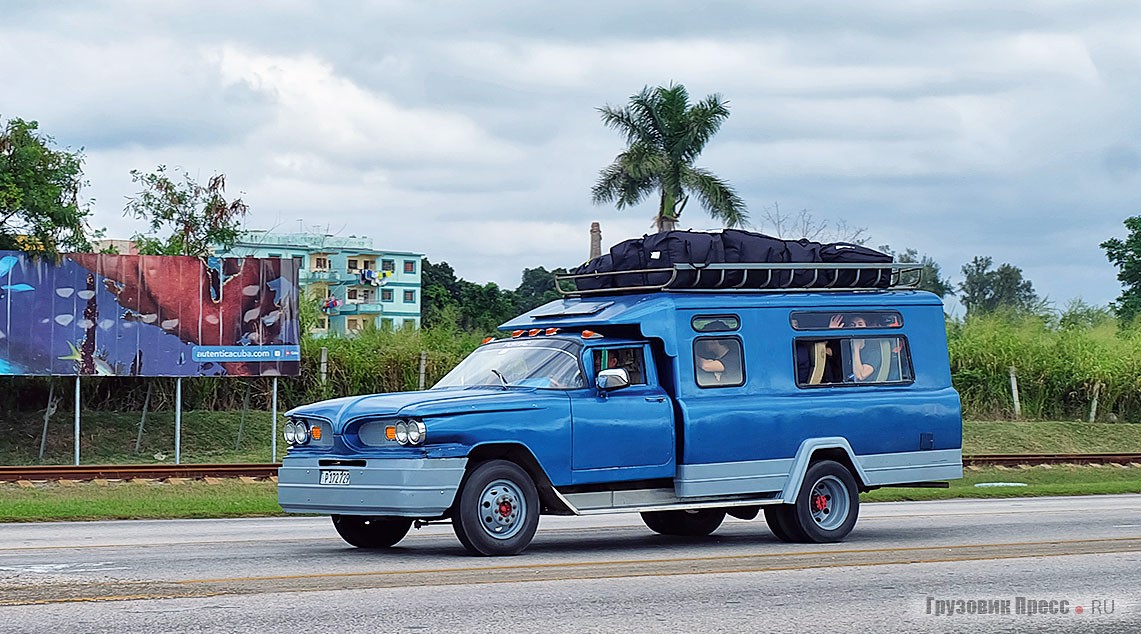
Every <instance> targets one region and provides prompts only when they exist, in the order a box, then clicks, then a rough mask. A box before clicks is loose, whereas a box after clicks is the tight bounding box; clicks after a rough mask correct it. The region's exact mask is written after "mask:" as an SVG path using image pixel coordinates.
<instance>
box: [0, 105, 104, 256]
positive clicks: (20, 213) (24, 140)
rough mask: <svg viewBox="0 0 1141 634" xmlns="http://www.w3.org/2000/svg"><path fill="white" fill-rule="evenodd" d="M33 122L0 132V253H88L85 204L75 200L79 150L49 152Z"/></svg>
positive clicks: (7, 126)
mask: <svg viewBox="0 0 1141 634" xmlns="http://www.w3.org/2000/svg"><path fill="white" fill-rule="evenodd" d="M53 144H54V140H53V139H52V138H51V137H50V136H47V135H46V134H43V133H41V132H39V124H38V123H37V122H35V121H24V120H23V119H10V120H8V121H7V122H6V123H4V125H3V128H2V129H0V249H2V250H22V251H27V252H29V253H43V254H46V255H55V254H56V253H59V252H60V251H90V250H91V244H90V243H89V242H88V241H87V218H88V217H89V216H90V215H91V210H90V208H89V207H88V205H87V204H86V203H84V202H81V201H80V200H79V190H80V189H81V188H82V187H83V186H84V185H86V184H87V183H86V182H85V181H84V180H83V151H82V150H76V151H74V152H71V151H68V150H57V149H52V146H53Z"/></svg>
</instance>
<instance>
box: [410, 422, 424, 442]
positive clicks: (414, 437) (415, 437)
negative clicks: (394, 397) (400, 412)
mask: <svg viewBox="0 0 1141 634" xmlns="http://www.w3.org/2000/svg"><path fill="white" fill-rule="evenodd" d="M425 431H426V430H425V429H424V423H421V422H420V421H418V420H410V421H408V444H410V445H419V444H420V443H422V442H424V432H425Z"/></svg>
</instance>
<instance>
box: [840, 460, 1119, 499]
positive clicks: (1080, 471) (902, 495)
mask: <svg viewBox="0 0 1141 634" xmlns="http://www.w3.org/2000/svg"><path fill="white" fill-rule="evenodd" d="M979 484H982V485H984V486H981V487H980V486H976V485H979ZM990 484H1003V485H1014V486H985V485H990ZM1020 484H1022V485H1026V486H1017V485H1020ZM1113 493H1141V468H1139V467H1129V466H1125V467H1122V466H1115V465H1080V466H1077V465H1039V466H1035V467H1017V468H1003V467H988V468H983V469H977V470H975V469H968V470H966V471H964V472H963V478H962V479H961V480H952V481H951V486H950V488H947V489H906V488H900V489H896V488H886V489H877V490H875V491H871V492H869V493H864V494H863V495H861V496H860V499H861V500H862V501H864V502H897V501H904V500H948V499H952V498H1010V497H1040V496H1045V495H1106V494H1113Z"/></svg>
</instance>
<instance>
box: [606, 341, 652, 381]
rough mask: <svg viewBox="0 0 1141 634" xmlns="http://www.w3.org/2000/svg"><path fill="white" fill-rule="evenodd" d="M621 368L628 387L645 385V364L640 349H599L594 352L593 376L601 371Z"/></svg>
mask: <svg viewBox="0 0 1141 634" xmlns="http://www.w3.org/2000/svg"><path fill="white" fill-rule="evenodd" d="M612 368H622V369H623V370H626V374H628V375H629V376H630V385H645V384H646V363H645V359H644V357H643V356H642V349H641V348H601V349H598V350H595V351H594V375H595V376H598V373H599V372H600V371H601V370H607V369H612Z"/></svg>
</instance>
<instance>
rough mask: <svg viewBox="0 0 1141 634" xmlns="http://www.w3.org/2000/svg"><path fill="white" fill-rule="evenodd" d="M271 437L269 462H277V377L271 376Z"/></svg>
mask: <svg viewBox="0 0 1141 634" xmlns="http://www.w3.org/2000/svg"><path fill="white" fill-rule="evenodd" d="M270 437H271V438H272V439H273V440H271V441H270V443H269V446H270V449H269V450H270V451H271V452H273V454H272V455H271V456H270V457H269V461H270V462H277V377H276V376H275V377H273V431H272V432H271V433H270Z"/></svg>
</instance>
